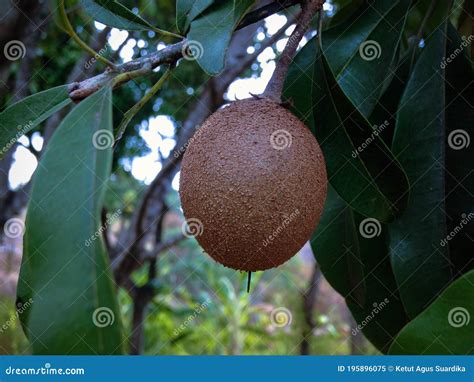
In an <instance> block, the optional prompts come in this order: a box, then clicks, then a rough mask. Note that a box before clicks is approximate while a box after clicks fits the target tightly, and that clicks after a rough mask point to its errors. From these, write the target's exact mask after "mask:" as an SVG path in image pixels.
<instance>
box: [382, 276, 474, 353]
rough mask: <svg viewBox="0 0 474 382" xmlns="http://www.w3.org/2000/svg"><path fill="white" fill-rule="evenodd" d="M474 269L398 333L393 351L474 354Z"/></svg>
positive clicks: (392, 347)
mask: <svg viewBox="0 0 474 382" xmlns="http://www.w3.org/2000/svg"><path fill="white" fill-rule="evenodd" d="M473 285H474V271H471V272H469V273H467V274H466V275H464V276H462V277H461V278H459V279H458V280H456V281H454V282H453V283H452V284H451V285H450V286H449V287H448V288H447V289H446V290H445V291H444V292H443V293H441V295H440V296H439V297H438V298H437V299H436V300H435V301H434V302H433V303H432V304H431V305H430V306H429V307H428V308H427V309H426V310H424V311H423V312H422V313H421V314H420V315H419V316H418V317H417V318H415V319H414V320H413V321H411V322H410V323H409V324H408V325H407V326H406V327H405V328H403V330H402V331H401V332H400V334H399V335H398V336H397V338H396V339H395V341H394V342H393V345H392V346H391V348H390V354H422V355H428V354H435V355H441V354H446V355H454V354H460V355H468V354H471V355H472V354H474V347H473V346H472V345H473V344H474V288H473Z"/></svg>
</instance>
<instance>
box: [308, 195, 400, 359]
mask: <svg viewBox="0 0 474 382" xmlns="http://www.w3.org/2000/svg"><path fill="white" fill-rule="evenodd" d="M385 234H386V232H385V229H384V228H383V227H382V225H381V224H380V223H377V222H375V221H374V220H373V219H372V220H370V219H369V220H367V219H365V218H364V217H362V216H361V215H359V214H357V213H355V212H353V211H352V209H351V208H350V207H349V206H347V204H346V203H345V202H344V201H343V200H342V199H341V198H340V197H339V196H338V195H337V193H336V192H335V191H334V189H332V188H330V189H329V193H328V198H327V200H326V205H325V207H324V213H323V216H322V218H321V222H320V223H319V225H318V228H317V230H316V231H315V233H314V234H313V237H312V239H311V246H312V248H313V252H314V253H315V256H316V259H317V261H318V263H319V264H320V266H321V270H322V272H323V274H324V276H325V277H326V279H327V280H328V281H329V283H330V284H331V285H332V286H333V287H334V288H335V289H336V290H337V291H338V292H339V293H340V294H341V295H342V296H343V297H344V298H345V299H346V302H347V305H348V307H349V309H350V310H351V312H352V315H353V316H354V319H355V321H356V322H357V324H358V325H360V326H361V328H362V329H359V328H357V327H356V328H352V330H351V331H352V332H356V331H359V330H362V331H363V332H364V334H365V336H366V337H367V338H368V339H369V340H370V341H371V342H372V343H373V344H374V345H375V346H377V348H379V349H380V350H381V351H382V352H386V351H387V350H388V347H389V346H390V344H391V341H392V339H393V337H394V336H395V335H396V334H397V333H398V332H399V331H400V330H401V328H402V327H403V326H404V325H405V324H406V323H407V317H406V314H405V312H404V309H403V305H402V304H401V301H400V298H399V295H398V293H397V285H396V283H395V278H394V276H393V273H392V270H391V266H390V256H389V253H388V247H387V245H386V243H385ZM367 317H369V318H367Z"/></svg>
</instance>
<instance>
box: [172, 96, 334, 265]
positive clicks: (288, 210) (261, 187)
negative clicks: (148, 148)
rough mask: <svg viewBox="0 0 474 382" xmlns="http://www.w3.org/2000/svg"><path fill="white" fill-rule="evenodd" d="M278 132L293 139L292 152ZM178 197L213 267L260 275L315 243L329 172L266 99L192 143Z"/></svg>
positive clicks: (288, 116)
mask: <svg viewBox="0 0 474 382" xmlns="http://www.w3.org/2000/svg"><path fill="white" fill-rule="evenodd" d="M279 130H285V131H286V132H287V133H289V134H291V144H288V142H289V140H288V134H287V133H284V132H281V131H280V132H278V131H279ZM272 134H274V137H275V135H276V136H277V137H280V139H273V140H272V138H271V137H272ZM272 143H273V145H272ZM285 143H286V145H285ZM275 146H276V147H279V148H280V149H276V148H275ZM179 193H180V197H181V203H182V208H183V211H184V216H185V218H186V219H187V220H188V221H189V220H190V219H198V220H199V221H200V222H201V223H202V227H201V228H202V233H200V234H199V235H197V236H196V239H197V241H198V242H199V244H200V245H201V246H202V247H203V248H204V250H205V251H206V252H207V253H208V254H209V255H210V256H211V257H212V258H213V259H214V260H216V261H218V262H219V263H221V264H223V265H225V266H227V267H230V268H234V269H237V270H242V271H252V272H254V271H261V270H265V269H269V268H273V267H277V266H279V265H280V264H283V263H284V262H285V261H287V260H289V259H290V258H291V257H292V256H294V255H295V254H296V253H297V252H298V251H299V250H300V249H301V247H302V246H303V245H304V244H305V243H306V241H308V239H310V237H311V234H312V232H313V231H314V229H315V228H316V226H317V224H318V222H319V219H320V217H321V213H322V211H323V206H324V202H325V199H326V193H327V175H326V166H325V162H324V158H323V154H322V152H321V149H320V147H319V145H318V142H317V141H316V139H315V138H314V136H313V135H312V134H311V132H310V131H309V129H308V128H307V127H306V126H305V125H304V124H303V123H302V122H301V121H300V120H299V119H298V118H297V117H295V116H294V115H293V114H292V113H291V112H289V111H288V110H287V109H285V108H283V107H282V106H280V105H278V104H277V103H275V102H273V101H270V100H266V99H262V100H256V99H250V100H243V101H237V102H233V103H232V104H230V105H229V106H228V107H225V108H223V109H220V110H218V111H217V112H215V113H214V114H212V115H211V116H210V117H209V118H208V119H207V120H206V121H205V122H204V124H203V125H202V127H200V128H199V130H198V131H197V132H196V133H195V135H194V137H193V138H192V139H191V140H190V142H189V146H188V148H187V150H186V153H185V155H184V157H183V163H182V169H181V176H180V187H179ZM191 221H192V220H191Z"/></svg>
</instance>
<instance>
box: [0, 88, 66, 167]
mask: <svg viewBox="0 0 474 382" xmlns="http://www.w3.org/2000/svg"><path fill="white" fill-rule="evenodd" d="M67 89H68V86H67V85H63V86H58V87H56V88H52V89H48V90H45V91H42V92H39V93H36V94H34V95H32V96H29V97H26V98H24V99H22V100H20V101H18V102H16V103H14V104H13V105H11V106H9V107H8V108H7V109H5V110H4V111H2V112H1V113H0V158H2V157H3V155H5V153H6V152H7V151H8V150H9V149H11V148H12V147H13V145H14V144H15V142H16V141H17V140H18V139H19V138H20V137H21V136H22V135H24V134H26V133H28V132H29V131H30V130H32V129H33V128H35V127H36V126H38V125H39V124H40V123H41V122H43V121H44V120H45V119H47V118H48V117H50V116H51V115H52V114H54V113H55V112H57V111H58V110H61V109H62V108H63V107H65V106H67V105H68V104H70V103H71V100H70V98H69V96H68V91H67Z"/></svg>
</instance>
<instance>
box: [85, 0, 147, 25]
mask: <svg viewBox="0 0 474 382" xmlns="http://www.w3.org/2000/svg"><path fill="white" fill-rule="evenodd" d="M80 2H81V5H82V6H83V7H84V9H85V10H86V12H87V13H88V14H89V15H90V16H91V17H92V18H93V19H94V20H97V21H99V22H101V23H102V24H105V25H108V26H111V27H115V28H119V29H125V30H132V31H133V30H146V29H149V30H156V28H155V27H154V26H153V25H151V24H150V23H149V22H148V21H146V20H144V19H143V18H141V17H140V16H138V15H137V14H135V13H133V12H132V11H131V10H130V9H128V8H127V7H125V6H124V5H122V4H120V3H119V2H117V1H114V0H80Z"/></svg>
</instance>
